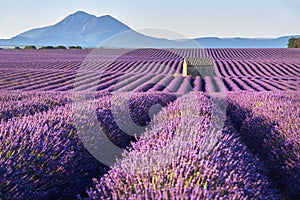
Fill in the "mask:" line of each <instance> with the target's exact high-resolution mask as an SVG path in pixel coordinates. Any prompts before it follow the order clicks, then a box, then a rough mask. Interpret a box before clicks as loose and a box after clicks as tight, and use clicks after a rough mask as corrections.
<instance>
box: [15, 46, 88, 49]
mask: <svg viewBox="0 0 300 200" xmlns="http://www.w3.org/2000/svg"><path fill="white" fill-rule="evenodd" d="M14 49H82V47H81V46H69V47H65V46H62V45H60V46H55V47H54V46H43V47H40V48H37V47H36V46H33V45H30V46H25V47H23V48H21V47H18V46H16V47H15V48H14Z"/></svg>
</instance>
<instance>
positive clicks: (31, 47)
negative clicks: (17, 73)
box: [24, 46, 36, 49]
mask: <svg viewBox="0 0 300 200" xmlns="http://www.w3.org/2000/svg"><path fill="white" fill-rule="evenodd" d="M24 49H36V46H25V47H24Z"/></svg>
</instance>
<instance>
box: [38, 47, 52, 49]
mask: <svg viewBox="0 0 300 200" xmlns="http://www.w3.org/2000/svg"><path fill="white" fill-rule="evenodd" d="M40 49H54V47H53V46H44V47H41V48H40Z"/></svg>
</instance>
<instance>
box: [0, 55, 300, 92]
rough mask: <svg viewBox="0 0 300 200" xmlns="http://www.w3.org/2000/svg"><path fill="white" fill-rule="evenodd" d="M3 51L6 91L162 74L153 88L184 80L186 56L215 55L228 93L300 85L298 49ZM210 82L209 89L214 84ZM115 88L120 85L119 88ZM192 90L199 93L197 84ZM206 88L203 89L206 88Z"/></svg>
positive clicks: (0, 70)
mask: <svg viewBox="0 0 300 200" xmlns="http://www.w3.org/2000/svg"><path fill="white" fill-rule="evenodd" d="M0 54H1V61H0V78H1V79H0V89H6V90H56V91H66V90H72V89H73V88H74V83H75V81H77V80H78V79H77V78H78V76H81V78H87V79H90V77H91V76H94V77H95V75H96V77H97V78H96V79H94V80H93V83H90V80H88V81H86V82H87V83H86V82H84V81H83V82H82V85H83V86H82V87H83V88H85V89H88V90H92V89H93V88H90V87H94V86H96V85H99V87H98V90H103V91H105V90H107V89H108V87H110V88H112V87H114V85H115V84H116V83H118V82H119V81H122V80H124V79H123V78H121V79H120V74H127V77H136V78H132V79H131V80H130V81H131V82H136V83H135V85H139V84H140V81H141V80H139V79H140V77H141V76H143V78H145V79H146V80H149V76H154V75H155V76H157V77H156V78H154V81H153V80H151V85H152V86H154V85H155V84H158V82H157V80H158V79H161V77H159V76H162V75H163V76H164V77H166V78H167V79H175V80H173V81H170V82H169V83H171V82H173V83H174V82H176V84H177V85H180V84H183V83H184V81H181V80H182V79H183V78H176V77H177V76H181V73H182V64H183V59H184V58H185V57H201V56H202V57H212V59H213V60H214V63H215V74H216V76H217V77H219V78H220V79H221V82H223V83H224V84H225V87H226V90H228V91H236V90H238V91H239V90H246V91H274V90H298V89H299V88H300V80H299V76H300V70H299V64H300V61H299V54H300V51H298V50H293V49H165V50H163V49H133V50H130V49H115V50H113V49H99V50H94V51H91V50H76V51H71V50H43V51H38V50H33V51H0ZM103 74H104V75H103ZM107 74H108V75H109V74H110V75H111V74H119V75H116V76H112V77H111V79H112V80H111V85H109V86H108V85H107V87H104V86H103V85H102V86H101V84H102V83H103V81H104V80H102V77H104V79H105V77H107ZM150 74H153V75H150ZM102 75H103V76H102ZM147 76H148V77H147ZM125 77H126V76H125ZM105 80H107V79H105ZM198 80H200V82H199V81H196V80H193V81H192V82H194V83H193V84H191V87H194V85H197V86H198V85H200V84H203V83H205V80H204V79H203V78H202V80H201V79H199V78H198ZM177 81H178V82H177ZM207 84H208V87H212V86H211V85H210V84H209V83H207ZM133 85H134V84H133ZM148 85H150V84H148ZM163 86H164V87H167V86H168V85H163ZM116 88H117V89H121V88H120V87H118V86H117V87H116ZM160 88H161V87H160ZM117 89H112V90H114V91H116V90H117ZM130 89H131V90H139V89H138V88H130ZM148 89H150V88H148ZM109 90H111V89H109ZM121 90H127V89H126V88H125V89H121ZM192 90H194V91H198V89H197V88H196V89H192ZM201 90H202V91H204V90H205V87H202V89H201ZM156 91H161V90H156ZM174 92H176V91H174Z"/></svg>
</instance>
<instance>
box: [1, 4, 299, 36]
mask: <svg viewBox="0 0 300 200" xmlns="http://www.w3.org/2000/svg"><path fill="white" fill-rule="evenodd" d="M0 2H1V12H0V38H11V37H13V36H15V35H17V34H19V33H21V32H24V31H26V30H29V29H32V28H37V27H43V26H48V25H52V24H55V23H57V22H59V21H60V20H62V19H63V18H64V17H66V16H67V15H69V14H71V13H74V12H76V11H78V10H82V11H86V12H88V13H90V14H94V15H96V16H101V15H104V14H109V15H111V16H113V17H115V18H116V19H118V20H120V21H121V22H123V23H125V24H126V25H128V26H129V27H131V28H132V29H143V28H158V29H167V30H172V31H174V32H178V33H180V34H182V35H184V36H186V37H190V38H192V37H204V36H219V37H233V36H234V37H236V36H238V37H277V36H283V35H292V34H300V12H299V8H300V0H185V1H183V0H182V1H176V0H106V1H104V0H48V1H45V0H0Z"/></svg>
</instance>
